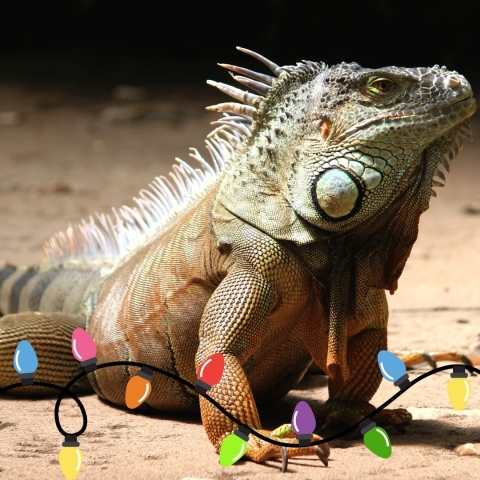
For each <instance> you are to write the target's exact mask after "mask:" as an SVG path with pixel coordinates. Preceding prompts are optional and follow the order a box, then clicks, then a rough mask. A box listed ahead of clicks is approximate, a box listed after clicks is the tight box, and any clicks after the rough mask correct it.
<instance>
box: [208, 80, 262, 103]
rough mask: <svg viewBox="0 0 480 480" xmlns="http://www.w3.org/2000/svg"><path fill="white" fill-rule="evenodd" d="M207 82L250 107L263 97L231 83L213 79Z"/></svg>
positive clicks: (259, 101)
mask: <svg viewBox="0 0 480 480" xmlns="http://www.w3.org/2000/svg"><path fill="white" fill-rule="evenodd" d="M207 83H208V85H211V86H212V87H216V88H218V89H219V90H220V91H221V92H223V93H226V94H227V95H230V96H231V97H233V98H234V99H235V100H240V101H241V102H243V103H246V104H247V105H250V106H252V107H258V106H259V105H260V103H261V101H262V99H263V98H262V97H259V96H258V95H255V94H253V93H250V92H244V91H243V90H240V89H239V88H235V87H232V86H231V85H227V84H226V83H220V82H215V81H214V80H207Z"/></svg>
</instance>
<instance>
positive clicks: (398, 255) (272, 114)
mask: <svg viewBox="0 0 480 480" xmlns="http://www.w3.org/2000/svg"><path fill="white" fill-rule="evenodd" d="M241 50H242V51H244V52H246V53H248V54H250V55H252V56H254V57H255V58H257V59H259V60H261V61H262V62H263V63H265V64H266V65H267V66H268V67H269V68H270V70H272V72H273V74H274V76H269V75H265V74H261V73H257V72H253V71H251V70H247V69H244V68H240V67H235V66H232V65H223V66H224V67H226V68H227V69H229V70H231V71H233V72H236V73H237V74H240V75H238V76H235V75H233V77H234V78H235V79H236V80H237V81H239V82H240V83H241V84H243V85H244V86H246V87H247V88H249V89H250V90H252V91H254V92H255V93H249V92H245V91H242V90H239V89H236V88H234V87H231V86H228V85H225V84H220V83H216V82H211V83H212V84H213V85H215V86H217V87H218V88H219V89H220V90H222V91H224V92H225V93H227V94H229V95H231V96H232V97H234V99H236V100H237V101H239V102H242V103H234V102H229V103H223V104H220V105H216V106H214V107H209V109H210V110H215V111H219V112H223V113H224V116H223V117H222V118H221V119H220V120H219V121H218V122H214V123H215V125H216V126H217V128H216V130H215V131H214V132H212V134H211V135H210V136H209V138H208V139H207V149H208V150H209V152H210V155H211V157H212V162H211V163H207V162H206V161H205V160H204V159H203V158H202V157H201V156H200V154H199V153H198V152H197V151H196V150H193V153H192V154H191V156H192V158H193V159H194V160H196V161H198V165H199V167H200V168H193V167H192V166H190V165H188V164H187V163H185V162H183V161H181V160H179V161H178V165H175V166H174V170H173V172H172V173H171V174H170V176H169V177H158V178H157V179H155V181H154V182H152V184H151V185H150V187H149V189H148V190H142V191H141V192H140V194H139V197H138V198H136V199H134V200H135V207H133V208H130V207H122V208H121V209H119V210H115V209H114V211H113V214H111V215H103V214H102V215H97V216H96V217H95V218H93V217H91V218H90V220H88V221H86V222H83V223H81V224H78V225H72V226H70V227H69V228H68V229H67V230H66V231H65V232H61V233H57V234H56V235H54V237H53V238H52V239H51V240H50V241H49V242H47V244H46V245H45V251H46V259H45V262H44V263H42V264H41V265H39V266H38V267H35V268H33V269H27V270H25V269H23V270H18V269H16V268H14V267H11V266H9V265H4V266H3V268H2V269H0V311H1V312H2V314H3V315H5V316H4V317H3V318H2V319H1V320H0V386H3V385H6V384H10V383H15V382H16V381H17V379H16V374H15V372H14V371H13V370H12V368H11V362H12V357H13V352H14V350H15V347H16V345H17V343H18V342H19V341H20V340H21V339H24V338H26V339H28V340H29V341H30V342H31V343H32V345H33V346H34V348H35V350H36V352H37V355H38V357H39V359H40V364H39V369H38V371H37V376H36V379H38V380H44V381H51V382H55V383H57V384H60V385H63V384H65V383H67V382H68V381H69V380H70V379H71V378H72V377H73V376H74V375H75V374H76V373H77V372H78V371H79V366H78V364H77V362H76V361H75V360H74V359H73V357H72V356H71V350H70V335H71V332H72V331H73V329H74V328H76V327H77V326H82V327H85V326H86V328H87V330H88V332H89V333H90V334H91V336H92V337H93V339H94V340H95V342H96V344H97V347H98V351H97V358H98V363H104V362H110V361H116V360H130V361H136V362H142V363H146V364H151V365H155V366H157V367H160V368H163V369H166V370H169V371H171V372H173V373H175V374H177V375H180V376H181V377H183V378H184V379H186V380H188V381H190V382H194V381H195V379H196V373H195V372H196V366H198V365H199V364H200V363H201V362H202V361H204V360H205V359H206V358H207V357H208V356H209V355H211V354H213V353H217V352H221V353H222V354H223V355H224V357H225V370H224V374H223V377H222V380H221V382H220V383H219V384H218V385H216V386H215V387H214V388H213V389H212V390H211V391H210V392H209V394H210V395H211V396H213V398H215V399H216V400H217V401H218V402H219V403H221V404H222V405H223V406H224V407H225V408H227V409H228V410H229V411H230V412H231V413H232V414H233V415H234V416H235V417H236V418H238V419H239V420H240V421H242V422H243V423H245V424H247V425H248V426H249V427H251V428H254V429H261V424H260V420H259V416H258V412H257V408H256V402H263V401H265V400H268V399H270V398H273V397H277V396H281V395H283V394H285V393H286V392H288V391H289V389H291V388H292V387H293V386H294V385H295V384H296V383H297V382H299V381H300V379H301V378H302V377H303V375H304V374H305V372H306V370H307V369H308V368H309V366H310V365H311V363H312V359H313V362H314V363H315V364H316V365H317V366H318V367H320V368H321V369H322V370H323V371H324V372H326V373H327V374H328V376H329V400H328V401H327V403H326V404H325V405H324V406H323V407H322V410H321V411H320V412H317V413H318V416H319V418H321V419H322V420H323V421H331V420H343V421H344V422H346V423H351V422H355V421H357V420H358V419H360V418H362V417H363V416H365V415H367V414H369V412H371V411H372V410H373V406H371V405H370V404H369V400H370V399H371V398H372V396H373V395H374V393H375V392H376V390H377V388H378V386H379V384H380V381H381V374H380V372H379V370H378V368H377V365H376V363H377V360H376V358H377V353H378V351H379V350H382V349H386V348H387V320H388V308H387V301H386V295H385V290H388V291H390V292H392V293H393V292H394V291H395V289H396V288H397V281H398V278H399V277H400V275H401V273H402V270H403V268H404V265H405V262H406V260H407V258H408V256H409V253H410V250H411V248H412V245H413V243H414V242H415V240H416V237H417V231H418V221H419V216H420V215H421V213H422V212H424V211H425V210H426V209H427V208H428V205H429V200H430V197H431V195H432V194H433V193H434V192H433V190H432V187H433V186H441V185H443V183H441V182H440V180H444V178H445V177H444V173H443V169H446V170H448V169H449V164H450V161H451V160H453V158H454V157H455V156H456V154H457V153H458V151H459V149H460V148H461V139H460V136H461V135H462V134H467V135H468V133H469V127H468V119H469V117H470V116H471V115H472V114H473V113H474V111H475V108H476V106H475V100H474V99H473V98H472V90H471V88H470V85H469V84H468V82H467V81H466V79H465V78H464V77H463V76H461V75H460V74H458V73H457V72H451V71H448V70H447V69H446V68H445V67H441V68H440V67H438V66H434V67H432V68H397V67H386V68H381V69H375V70H374V69H365V68H362V67H360V66H359V65H357V64H346V63H342V64H339V65H335V66H333V67H327V66H326V65H325V64H323V63H313V62H302V63H299V64H297V65H295V66H284V67H279V66H277V65H275V64H273V63H272V62H270V61H268V60H266V59H265V58H263V57H261V56H260V55H258V54H255V53H253V52H250V51H248V50H244V49H241ZM439 165H443V167H440V168H439V167H438V166H439ZM18 312H22V313H18ZM32 312H36V313H32ZM47 358H48V362H47V363H45V362H44V359H47ZM42 362H43V365H42ZM137 370H138V369H137V368H124V367H115V368H109V369H103V370H99V371H95V372H93V373H91V374H89V381H90V383H91V385H92V386H93V388H94V390H95V391H96V392H97V393H98V394H99V395H100V396H101V397H103V398H106V399H108V400H110V401H112V402H114V403H116V404H118V405H125V388H126V384H127V382H128V380H129V379H130V378H131V377H132V376H133V375H135V373H136V371H137ZM37 388H38V387H37ZM32 391H33V388H32V387H28V389H26V390H25V393H26V394H31V393H32ZM37 391H38V390H37ZM146 403H147V404H148V405H150V406H151V407H154V408H156V409H158V410H161V411H168V412H186V411H191V410H195V409H197V408H198V407H197V405H198V397H197V395H196V394H195V393H194V392H192V391H190V390H188V389H186V388H185V387H184V386H183V385H182V384H179V383H176V382H175V381H173V380H171V379H169V378H166V377H163V376H160V375H155V376H154V378H153V382H152V394H151V395H150V397H149V398H148V400H147V402H146ZM200 410H201V414H202V420H203V423H204V426H205V430H206V433H207V435H208V437H209V438H210V440H211V442H212V443H213V444H214V445H215V446H216V447H217V448H218V447H219V445H220V444H221V442H222V440H223V439H224V438H225V437H226V436H227V435H228V434H230V433H231V432H232V430H233V429H234V425H233V424H232V423H231V421H230V420H228V419H227V418H226V417H224V416H223V414H221V413H220V412H219V411H218V410H216V409H215V408H214V407H213V406H212V405H211V404H209V403H208V402H206V401H205V400H203V399H200ZM390 413H391V415H390V421H392V422H393V423H401V422H402V421H405V420H408V418H410V417H409V414H408V412H406V411H405V410H397V411H394V412H390ZM291 441H292V442H296V440H294V439H292V440H291ZM324 451H325V452H326V453H327V454H328V447H324ZM312 452H314V450H313V449H312V448H310V449H304V450H300V449H297V450H295V449H291V450H290V451H289V454H290V455H298V454H308V453H312ZM279 455H280V450H279V449H278V447H276V446H273V445H270V444H263V443H261V442H259V441H258V440H256V439H251V440H250V442H249V447H248V451H247V456H248V457H249V458H252V459H254V460H256V461H263V460H265V459H267V458H270V457H272V456H279Z"/></svg>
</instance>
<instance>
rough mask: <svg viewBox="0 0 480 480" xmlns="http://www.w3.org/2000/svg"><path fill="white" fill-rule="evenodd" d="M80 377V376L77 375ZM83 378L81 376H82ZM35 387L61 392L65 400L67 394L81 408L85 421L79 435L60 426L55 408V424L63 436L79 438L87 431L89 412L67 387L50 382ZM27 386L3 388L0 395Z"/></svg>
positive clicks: (16, 385) (35, 382)
mask: <svg viewBox="0 0 480 480" xmlns="http://www.w3.org/2000/svg"><path fill="white" fill-rule="evenodd" d="M77 376H78V375H77ZM80 376H81V375H80ZM33 385H37V386H39V387H47V388H53V389H54V390H60V392H61V394H60V396H61V397H62V398H63V396H64V394H65V393H68V394H69V395H70V396H71V397H72V398H73V400H75V402H76V404H77V405H78V406H79V408H80V411H81V412H82V419H83V425H82V428H81V429H80V430H79V431H78V432H77V433H73V434H71V433H67V432H66V431H65V430H64V429H63V428H62V426H61V425H60V419H59V415H58V410H57V408H56V406H55V424H56V425H57V429H58V431H59V432H60V433H61V434H62V435H63V436H66V435H76V436H79V435H81V434H82V433H83V432H84V431H85V429H86V428H87V412H86V410H85V407H84V406H83V403H82V402H81V401H80V399H79V398H78V397H77V396H76V395H75V394H74V393H73V392H70V391H67V389H66V387H59V386H58V385H55V384H54V383H49V382H38V381H34V382H33ZM24 386H26V385H22V384H21V383H20V382H19V383H13V384H12V385H8V386H6V387H2V388H0V394H2V393H4V392H6V391H8V390H12V389H14V388H18V387H24ZM60 396H59V398H60ZM57 403H58V400H57Z"/></svg>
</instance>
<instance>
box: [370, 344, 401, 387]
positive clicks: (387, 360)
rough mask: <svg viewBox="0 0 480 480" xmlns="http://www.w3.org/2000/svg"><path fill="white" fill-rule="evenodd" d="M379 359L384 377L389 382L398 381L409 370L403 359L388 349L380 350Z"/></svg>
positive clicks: (379, 365)
mask: <svg viewBox="0 0 480 480" xmlns="http://www.w3.org/2000/svg"><path fill="white" fill-rule="evenodd" d="M377 359H378V367H379V368H380V372H382V375H383V378H385V380H388V381H389V382H396V381H397V380H398V379H399V378H400V377H402V376H403V375H405V373H406V372H407V368H406V367H405V364H404V363H403V362H402V360H400V359H399V358H398V357H397V356H396V355H394V354H393V353H391V352H387V350H380V351H379V352H378V357H377Z"/></svg>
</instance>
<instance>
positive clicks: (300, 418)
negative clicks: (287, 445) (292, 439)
mask: <svg viewBox="0 0 480 480" xmlns="http://www.w3.org/2000/svg"><path fill="white" fill-rule="evenodd" d="M316 425H317V422H316V420H315V415H314V414H313V411H312V409H311V408H310V405H309V404H308V403H307V402H304V401H303V400H302V401H301V402H298V403H297V405H296V407H295V410H294V411H293V415H292V428H293V430H294V432H295V433H296V434H297V435H305V434H309V433H313V431H314V430H315V426H316Z"/></svg>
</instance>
